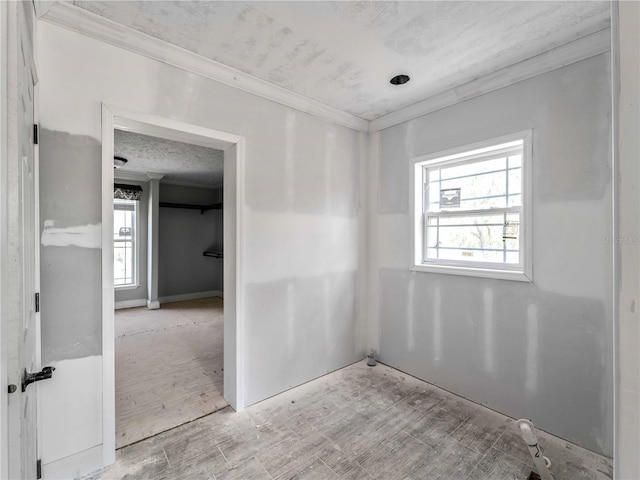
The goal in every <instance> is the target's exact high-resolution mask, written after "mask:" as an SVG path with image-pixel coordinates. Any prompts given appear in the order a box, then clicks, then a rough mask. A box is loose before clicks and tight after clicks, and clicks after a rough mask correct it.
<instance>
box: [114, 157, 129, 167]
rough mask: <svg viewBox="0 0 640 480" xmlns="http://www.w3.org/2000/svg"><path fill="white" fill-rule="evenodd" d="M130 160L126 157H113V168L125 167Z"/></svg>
mask: <svg viewBox="0 0 640 480" xmlns="http://www.w3.org/2000/svg"><path fill="white" fill-rule="evenodd" d="M128 161H129V160H127V159H126V158H124V157H113V168H120V167H124V166H125V165H126V164H127V162H128Z"/></svg>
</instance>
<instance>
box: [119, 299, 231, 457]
mask: <svg viewBox="0 0 640 480" xmlns="http://www.w3.org/2000/svg"><path fill="white" fill-rule="evenodd" d="M222 307H223V301H222V299H221V298H205V299H201V300H190V301H186V302H176V303H168V304H163V305H162V308H160V309H159V310H147V309H146V308H144V307H141V308H130V309H126V310H117V311H116V322H115V328H116V341H115V348H116V350H115V351H116V446H117V447H118V448H120V447H123V446H125V445H130V444H131V443H134V442H137V441H139V440H142V439H144V438H147V437H150V436H152V435H156V434H158V433H160V432H164V431H165V430H168V429H170V428H173V427H176V426H178V425H182V424H184V423H186V422H189V421H191V420H194V419H196V418H199V417H202V416H203V415H207V414H209V413H212V412H215V411H216V410H219V409H221V408H223V407H225V406H226V405H227V402H225V401H224V399H223V398H222V378H223V371H222V368H223V363H222V362H223V350H222V341H223V334H222V328H223V308H222Z"/></svg>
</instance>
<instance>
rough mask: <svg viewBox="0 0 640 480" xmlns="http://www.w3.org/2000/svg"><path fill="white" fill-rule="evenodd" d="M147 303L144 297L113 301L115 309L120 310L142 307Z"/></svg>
mask: <svg viewBox="0 0 640 480" xmlns="http://www.w3.org/2000/svg"><path fill="white" fill-rule="evenodd" d="M146 305H147V300H146V299H144V298H137V299H134V300H122V301H121V302H116V303H115V309H116V310H120V309H123V308H135V307H144V306H146Z"/></svg>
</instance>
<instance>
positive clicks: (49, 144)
mask: <svg viewBox="0 0 640 480" xmlns="http://www.w3.org/2000/svg"><path fill="white" fill-rule="evenodd" d="M101 165H102V150H101V145H100V142H99V141H98V140H96V139H95V138H92V137H89V136H86V135H71V134H69V133H65V132H57V131H52V130H49V129H47V128H44V127H43V128H41V129H40V218H41V219H42V221H44V220H46V219H55V223H56V226H58V227H69V226H76V225H96V224H99V223H100V222H101V221H102V204H101V200H102V199H101V196H100V191H101V179H102V174H101ZM41 227H42V229H43V230H44V224H43V225H42V226H41Z"/></svg>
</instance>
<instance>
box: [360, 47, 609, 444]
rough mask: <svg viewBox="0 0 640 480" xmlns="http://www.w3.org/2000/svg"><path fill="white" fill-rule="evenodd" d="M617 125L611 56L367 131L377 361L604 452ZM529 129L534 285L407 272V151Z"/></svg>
mask: <svg viewBox="0 0 640 480" xmlns="http://www.w3.org/2000/svg"><path fill="white" fill-rule="evenodd" d="M610 125H611V86H610V56H609V54H602V55H598V56H596V57H593V58H590V59H587V60H583V61H581V62H578V63H575V64H573V65H570V66H567V67H564V68H561V69H558V70H555V71H552V72H549V73H547V74H544V75H540V76H538V77H535V78H532V79H530V80H527V81H523V82H519V83H516V84H513V85H511V86H509V87H506V88H502V89H500V90H497V91H494V92H492V93H489V94H485V95H482V96H480V97H477V98H474V99H471V100H468V101H465V102H462V103H459V104H457V105H454V106H451V107H448V108H444V109H442V110H439V111H437V112H434V113H431V114H428V115H425V116H422V117H420V118H417V119H415V120H412V121H409V122H405V123H403V124H400V125H397V126H394V127H391V128H388V129H386V130H384V131H382V132H380V133H378V134H375V135H374V136H373V137H372V138H371V139H370V146H371V160H372V170H371V172H372V173H371V176H370V181H371V183H370V186H371V193H372V195H371V200H372V205H371V211H372V215H371V216H370V219H369V220H370V229H369V239H370V255H369V259H370V262H369V275H370V283H369V285H370V286H371V290H372V291H371V293H370V295H371V296H370V304H372V305H374V308H373V309H372V317H373V320H374V332H375V335H377V337H378V338H377V342H376V341H375V340H374V343H377V345H378V347H379V350H380V359H381V361H382V362H384V363H387V364H389V365H391V366H394V367H397V368H399V369H401V370H403V371H405V372H408V373H410V374H412V375H415V376H417V377H419V378H421V379H424V380H426V381H428V382H431V383H434V384H437V385H438V386H441V387H443V388H445V389H447V390H449V391H451V392H454V393H456V394H458V395H462V396H464V397H466V398H469V399H471V400H473V401H475V402H477V403H480V404H483V405H487V406H489V407H490V408H493V409H495V410H498V411H500V412H502V413H505V414H507V415H510V416H512V417H515V418H529V419H532V420H533V421H534V423H535V424H536V426H537V427H539V428H542V429H543V430H546V431H548V432H551V433H553V434H556V435H558V436H560V437H562V438H565V439H568V440H570V441H572V442H575V443H577V444H579V445H582V446H584V447H586V448H588V449H591V450H594V451H597V452H600V453H603V454H606V455H609V456H611V455H612V452H613V434H612V425H613V422H612V418H613V417H612V415H613V364H612V362H613V351H612V348H613V318H612V302H613V300H612V289H611V284H612V278H613V277H612V275H613V273H612V272H613V266H612V245H611V232H612V213H611V212H612V200H611V195H612V194H611V178H612V172H611V168H612V167H611V154H610V152H611V143H610V142H611V138H610V137H611V131H610ZM528 129H532V130H533V160H532V161H533V164H532V166H533V195H532V199H533V225H532V228H533V278H534V281H533V283H521V282H515V281H504V280H491V279H483V278H473V277H465V276H458V275H441V274H432V273H422V272H413V271H410V270H409V267H410V265H411V263H412V240H411V231H412V230H411V221H412V220H411V219H412V217H411V208H410V199H411V194H412V193H411V188H410V178H411V176H410V172H411V168H413V164H412V160H411V159H412V158H414V157H416V156H418V155H423V154H429V153H436V152H440V151H444V150H447V149H450V148H454V147H459V146H464V145H468V144H471V143H474V142H479V141H482V140H487V139H491V138H496V137H499V136H502V135H505V134H509V133H514V132H519V131H523V130H528ZM607 239H609V240H607ZM375 335H373V338H375Z"/></svg>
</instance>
